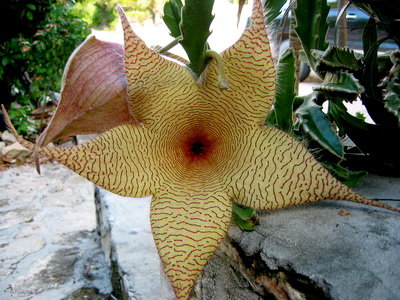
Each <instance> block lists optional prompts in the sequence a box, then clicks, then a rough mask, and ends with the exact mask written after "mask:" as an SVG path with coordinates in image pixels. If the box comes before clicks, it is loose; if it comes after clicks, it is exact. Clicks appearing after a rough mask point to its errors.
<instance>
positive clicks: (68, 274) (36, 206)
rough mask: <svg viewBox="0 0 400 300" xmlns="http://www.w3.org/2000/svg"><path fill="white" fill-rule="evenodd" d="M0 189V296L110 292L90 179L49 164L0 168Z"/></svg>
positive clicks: (100, 296)
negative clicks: (39, 168) (37, 167)
mask: <svg viewBox="0 0 400 300" xmlns="http://www.w3.org/2000/svg"><path fill="white" fill-rule="evenodd" d="M0 190H1V194H0V262H1V264H0V299H2V300H8V299H34V300H41V299H46V300H47V299H64V298H68V297H70V295H73V294H79V293H80V292H81V290H82V289H84V290H85V292H88V291H91V293H92V296H95V297H97V298H91V299H106V298H107V297H109V294H110V293H111V283H110V281H109V274H110V272H109V270H108V268H107V266H106V264H105V261H104V255H103V253H102V251H101V250H100V245H99V239H98V235H97V232H96V217H95V216H96V214H95V205H94V185H93V184H92V183H90V182H89V181H87V180H85V179H83V178H82V177H80V176H78V175H76V174H75V173H73V172H72V171H70V170H68V169H67V168H65V167H63V166H61V165H59V164H53V163H47V164H44V165H42V175H38V174H37V173H36V171H35V166H34V165H23V166H18V167H15V168H11V169H9V170H7V171H5V172H0ZM75 299H77V298H75ZM81 299H83V298H81Z"/></svg>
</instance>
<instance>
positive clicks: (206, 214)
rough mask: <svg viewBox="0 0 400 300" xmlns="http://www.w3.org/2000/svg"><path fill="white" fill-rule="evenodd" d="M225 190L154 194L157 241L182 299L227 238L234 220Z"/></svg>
mask: <svg viewBox="0 0 400 300" xmlns="http://www.w3.org/2000/svg"><path fill="white" fill-rule="evenodd" d="M231 205H232V204H231V201H230V199H229V197H228V196H227V195H226V194H225V193H218V192H216V191H207V190H202V191H201V192H193V193H191V192H184V191H175V190H163V191H160V192H158V193H157V196H154V197H153V200H152V204H151V216H150V219H151V226H152V231H153V235H154V240H155V243H156V246H157V249H158V253H159V254H160V257H161V260H162V262H163V264H164V268H165V273H166V275H167V276H168V277H169V279H170V280H171V283H172V286H173V288H174V291H175V294H176V296H177V298H178V299H187V298H188V297H189V293H190V291H191V289H192V287H193V285H194V282H195V280H196V278H197V277H198V276H199V274H200V272H201V270H202V269H203V268H204V266H205V264H206V263H207V261H208V259H209V258H210V257H211V255H212V254H213V253H214V251H215V249H216V248H217V246H218V245H219V244H220V243H221V242H222V240H223V239H224V237H225V234H226V231H227V230H228V228H229V225H230V221H231V211H232V207H231Z"/></svg>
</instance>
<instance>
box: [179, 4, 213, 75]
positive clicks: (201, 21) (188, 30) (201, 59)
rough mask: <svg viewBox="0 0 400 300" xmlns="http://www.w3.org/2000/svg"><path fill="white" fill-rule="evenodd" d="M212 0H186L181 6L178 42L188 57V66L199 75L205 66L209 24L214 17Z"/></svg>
mask: <svg viewBox="0 0 400 300" xmlns="http://www.w3.org/2000/svg"><path fill="white" fill-rule="evenodd" d="M213 5H214V0H186V2H185V6H184V7H183V8H182V21H181V26H180V28H181V32H182V41H181V42H180V43H181V45H182V47H183V48H184V49H185V51H186V53H187V55H188V57H189V61H190V64H189V68H190V69H191V70H192V71H193V72H194V73H195V74H197V75H200V74H201V72H202V71H203V70H204V68H205V66H206V55H205V52H206V50H208V49H207V48H208V44H207V39H208V37H209V36H210V34H211V32H210V29H209V28H210V25H211V22H212V20H213V18H214V16H213V15H212V8H213Z"/></svg>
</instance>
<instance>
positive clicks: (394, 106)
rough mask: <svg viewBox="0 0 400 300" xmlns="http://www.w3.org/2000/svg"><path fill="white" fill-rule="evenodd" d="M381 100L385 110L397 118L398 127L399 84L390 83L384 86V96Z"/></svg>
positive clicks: (399, 112) (399, 107)
mask: <svg viewBox="0 0 400 300" xmlns="http://www.w3.org/2000/svg"><path fill="white" fill-rule="evenodd" d="M383 100H384V101H385V108H386V109H387V110H388V111H390V112H391V113H393V114H394V115H395V116H396V117H397V119H398V120H399V125H400V83H397V82H395V81H394V80H392V81H390V82H389V83H388V84H387V86H386V95H385V97H384V98H383Z"/></svg>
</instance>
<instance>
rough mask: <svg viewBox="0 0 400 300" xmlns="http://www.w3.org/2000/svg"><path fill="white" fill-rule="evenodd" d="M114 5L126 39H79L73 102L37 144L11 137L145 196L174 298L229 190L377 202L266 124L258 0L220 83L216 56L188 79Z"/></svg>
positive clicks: (273, 201)
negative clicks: (57, 143) (62, 143)
mask: <svg viewBox="0 0 400 300" xmlns="http://www.w3.org/2000/svg"><path fill="white" fill-rule="evenodd" d="M120 12H121V19H122V24H123V29H124V37H125V49H122V48H121V47H119V46H118V45H114V44H109V43H104V42H99V41H97V40H95V39H94V38H90V39H89V40H88V41H86V43H85V44H84V45H83V46H82V47H81V48H80V49H78V50H77V52H76V53H75V56H74V59H72V61H70V62H69V66H68V68H67V70H66V78H65V83H64V87H63V94H62V95H63V97H64V98H68V99H69V104H66V105H64V104H62V103H61V104H60V107H59V108H58V110H57V113H56V116H55V117H54V119H53V121H52V124H51V125H50V126H49V128H48V129H47V130H46V132H45V133H44V134H43V135H42V137H41V139H40V141H39V146H35V145H33V144H30V143H28V142H26V141H24V140H22V139H21V138H19V141H20V142H21V143H22V144H23V145H24V146H26V147H27V148H30V149H32V150H34V151H36V152H38V153H40V154H43V155H45V156H48V157H51V158H54V159H55V160H57V161H58V162H60V163H62V164H64V165H65V166H67V167H69V168H70V169H72V170H74V171H75V172H77V173H78V174H80V175H82V176H84V177H86V178H87V179H89V180H90V181H92V182H94V183H96V184H97V185H99V186H101V187H103V188H105V189H107V190H109V191H111V192H114V193H116V194H119V195H122V196H130V197H143V196H148V195H153V198H152V202H151V216H150V217H151V226H152V231H153V235H154V240H155V243H156V246H157V249H158V252H159V254H160V257H161V260H162V262H163V264H164V267H165V272H166V274H167V276H168V277H169V279H170V280H171V283H172V286H173V289H174V291H175V293H176V295H177V298H178V299H187V298H188V297H189V293H190V291H191V288H192V287H193V284H194V282H195V280H196V278H197V277H198V275H199V274H200V272H201V270H202V269H203V267H204V266H205V264H206V263H207V261H208V259H209V258H210V256H211V255H212V254H213V252H214V251H215V249H216V247H217V246H218V244H219V243H220V242H221V241H222V240H223V238H224V236H225V234H226V232H227V230H228V227H229V225H230V222H231V211H232V201H236V202H237V203H239V204H242V205H245V206H250V207H253V208H256V209H278V208H282V207H285V206H288V205H295V204H300V203H305V202H311V201H317V200H322V199H344V200H350V201H356V202H361V203H366V204H372V205H378V206H383V204H382V205H379V204H376V203H375V202H373V201H370V200H367V199H365V198H363V197H362V196H360V195H359V194H357V193H355V192H354V191H352V190H350V189H349V188H347V187H346V186H344V185H343V184H341V183H340V182H339V181H338V180H336V179H335V178H334V177H333V176H331V175H330V174H329V173H328V172H327V171H326V170H325V169H324V168H323V167H322V166H321V165H320V164H319V163H318V162H317V161H316V160H315V159H314V158H313V156H312V155H311V154H309V153H308V151H307V150H306V149H305V148H304V147H303V146H302V145H301V144H300V143H299V142H297V141H296V140H295V139H293V138H292V137H290V136H289V135H288V134H286V133H284V132H282V131H280V130H278V129H276V128H273V127H264V125H263V124H264V120H265V117H266V115H267V114H268V112H269V111H270V108H271V105H272V102H273V98H274V92H275V71H274V63H273V60H272V57H271V52H270V47H269V41H268V37H267V35H266V30H265V25H264V19H263V10H262V4H261V1H259V0H257V1H255V2H254V8H253V14H252V18H251V25H250V26H249V27H248V28H247V29H246V30H245V31H244V33H243V35H242V37H241V38H240V39H239V40H238V41H237V42H236V43H235V44H234V45H233V46H231V47H230V48H228V49H227V50H225V51H224V52H223V53H222V54H221V56H222V59H223V63H224V66H225V72H226V75H227V78H228V81H229V85H230V87H229V88H228V89H223V90H222V89H220V88H219V87H218V85H217V82H218V68H217V64H216V62H215V61H214V60H212V61H211V62H210V63H209V64H208V66H207V67H206V69H205V70H204V72H203V73H202V74H201V76H200V78H198V79H195V78H194V76H193V75H192V73H191V72H190V71H189V70H188V69H187V68H185V67H184V66H182V65H179V64H177V63H175V62H172V61H170V60H167V59H165V58H163V57H162V56H160V55H159V54H157V53H156V52H154V51H152V50H151V49H149V48H147V47H146V45H145V44H144V42H143V41H142V40H141V39H140V38H139V37H138V36H137V35H136V34H135V33H134V32H133V31H132V29H131V28H130V26H129V23H128V21H127V19H126V17H125V15H124V14H123V12H122V11H120ZM123 53H124V60H123V56H122V55H123ZM78 62H79V63H78ZM123 62H124V63H123ZM100 65H101V67H102V68H101V70H103V71H96V68H97V67H98V66H100ZM104 70H106V71H104ZM125 78H126V80H125ZM126 89H127V92H128V93H127V94H126ZM82 99H85V101H83V100H82ZM101 99H103V100H101ZM63 101H64V100H63ZM110 108H112V111H110ZM63 114H64V115H66V116H67V117H65V118H63V117H62V115H63ZM60 116H61V117H60ZM94 120H95V122H94ZM135 120H138V121H135ZM60 124H61V125H60ZM66 124H69V125H68V126H67V125H66ZM121 124H122V125H121ZM110 128H111V129H110ZM91 131H106V132H105V133H103V134H102V135H100V136H98V137H97V138H95V139H94V140H92V141H90V142H88V143H86V144H83V145H79V146H76V147H71V148H67V149H64V148H47V147H40V145H45V144H47V143H48V142H49V141H50V140H53V139H54V138H56V137H60V136H62V135H68V134H72V133H76V132H91Z"/></svg>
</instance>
